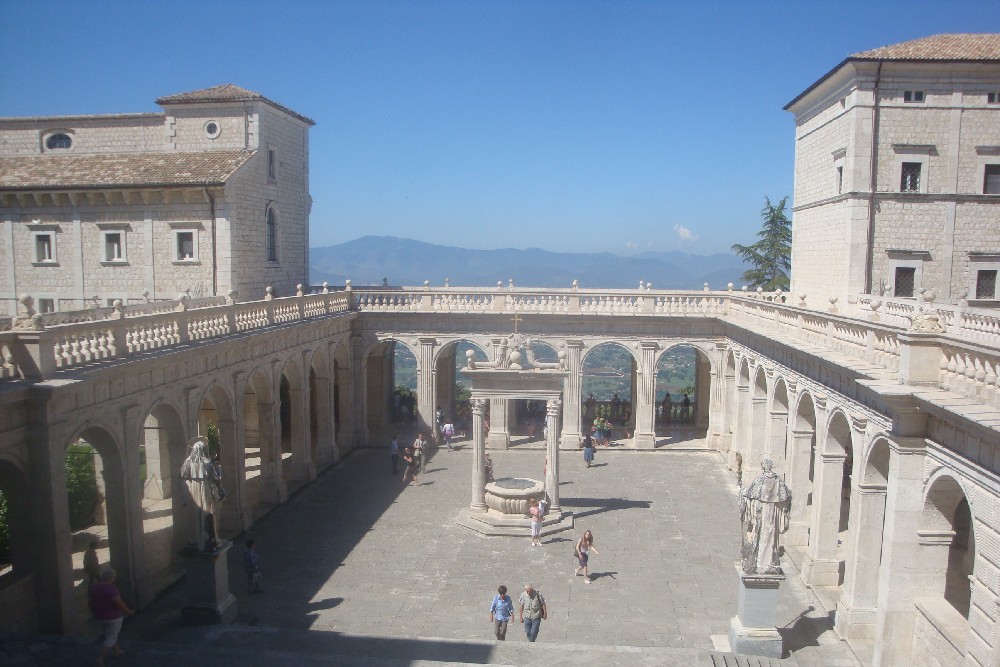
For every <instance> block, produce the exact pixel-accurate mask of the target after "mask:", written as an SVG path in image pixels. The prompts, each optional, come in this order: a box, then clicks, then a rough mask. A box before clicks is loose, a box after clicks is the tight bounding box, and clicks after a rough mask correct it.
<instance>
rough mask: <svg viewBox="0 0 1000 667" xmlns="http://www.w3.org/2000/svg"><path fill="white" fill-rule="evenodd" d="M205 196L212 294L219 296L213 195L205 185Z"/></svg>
mask: <svg viewBox="0 0 1000 667" xmlns="http://www.w3.org/2000/svg"><path fill="white" fill-rule="evenodd" d="M205 197H207V198H208V206H209V208H210V210H211V215H212V296H219V263H218V251H217V249H216V247H215V243H216V233H215V197H214V196H212V193H211V192H209V191H208V186H205Z"/></svg>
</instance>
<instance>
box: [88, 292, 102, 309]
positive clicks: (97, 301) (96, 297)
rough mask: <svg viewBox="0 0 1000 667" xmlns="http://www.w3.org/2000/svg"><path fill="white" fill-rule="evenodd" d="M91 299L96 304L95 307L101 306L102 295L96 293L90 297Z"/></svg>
mask: <svg viewBox="0 0 1000 667" xmlns="http://www.w3.org/2000/svg"><path fill="white" fill-rule="evenodd" d="M90 301H91V303H93V304H94V308H100V307H101V297H100V296H98V295H97V294H95V295H94V296H92V297H90Z"/></svg>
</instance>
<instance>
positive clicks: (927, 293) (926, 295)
mask: <svg viewBox="0 0 1000 667" xmlns="http://www.w3.org/2000/svg"><path fill="white" fill-rule="evenodd" d="M920 296H922V297H923V299H924V301H926V302H927V303H928V304H932V303H934V299H936V298H937V295H936V294H935V293H934V292H933V291H931V290H929V289H928V290H924V291H923V293H922V294H921V295H920Z"/></svg>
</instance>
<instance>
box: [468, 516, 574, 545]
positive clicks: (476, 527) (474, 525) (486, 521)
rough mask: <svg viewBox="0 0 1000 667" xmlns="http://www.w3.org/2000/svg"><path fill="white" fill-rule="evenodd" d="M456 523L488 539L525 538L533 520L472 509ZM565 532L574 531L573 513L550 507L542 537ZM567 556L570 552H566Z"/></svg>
mask: <svg viewBox="0 0 1000 667" xmlns="http://www.w3.org/2000/svg"><path fill="white" fill-rule="evenodd" d="M455 523H457V524H458V525H459V526H461V527H463V528H468V529H469V530H472V531H475V532H477V533H479V534H480V535H486V536H488V537H523V538H528V537H530V535H531V519H529V518H528V517H522V516H516V515H511V514H501V513H500V512H496V511H494V510H487V511H485V512H482V511H476V510H473V509H472V508H469V509H465V510H462V511H461V512H459V513H458V515H457V516H456V517H455ZM564 530H573V513H572V512H562V511H558V510H557V508H555V507H550V508H549V511H548V513H547V514H546V515H545V519H544V520H543V521H542V530H541V535H542V537H545V536H546V535H552V534H554V533H560V532H562V531H564ZM566 553H567V555H568V554H569V551H567V552H566Z"/></svg>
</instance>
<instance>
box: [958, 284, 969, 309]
mask: <svg viewBox="0 0 1000 667" xmlns="http://www.w3.org/2000/svg"><path fill="white" fill-rule="evenodd" d="M958 305H960V306H968V305H969V290H968V288H966V289H964V290H962V291H961V292H959V294H958Z"/></svg>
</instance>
